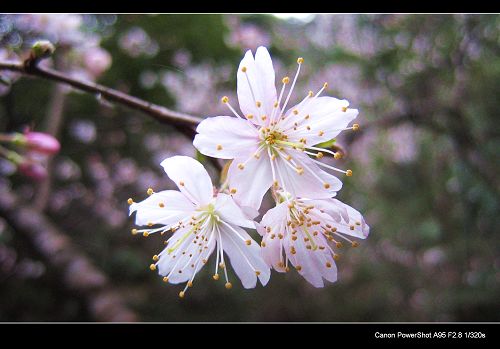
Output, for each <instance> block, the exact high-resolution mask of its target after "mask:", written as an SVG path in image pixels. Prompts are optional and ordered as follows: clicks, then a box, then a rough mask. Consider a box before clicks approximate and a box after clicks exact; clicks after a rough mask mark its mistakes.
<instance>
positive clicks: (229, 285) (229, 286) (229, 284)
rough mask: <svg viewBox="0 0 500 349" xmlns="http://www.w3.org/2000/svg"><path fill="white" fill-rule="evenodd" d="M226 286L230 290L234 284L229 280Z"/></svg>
mask: <svg viewBox="0 0 500 349" xmlns="http://www.w3.org/2000/svg"><path fill="white" fill-rule="evenodd" d="M224 286H225V287H226V288H227V289H228V290H230V289H231V288H232V287H233V285H232V284H231V283H230V282H229V281H228V282H226V284H225V285H224Z"/></svg>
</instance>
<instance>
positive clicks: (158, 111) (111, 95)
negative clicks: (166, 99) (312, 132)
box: [0, 59, 203, 128]
mask: <svg viewBox="0 0 500 349" xmlns="http://www.w3.org/2000/svg"><path fill="white" fill-rule="evenodd" d="M0 70H10V71H14V72H18V73H21V74H23V75H28V76H35V77H40V78H44V79H47V80H52V81H56V82H59V83H63V84H66V85H70V86H72V87H74V88H76V89H79V90H82V91H86V92H89V93H92V94H95V95H99V96H100V97H102V98H104V99H106V100H108V101H111V102H115V103H119V104H121V105H125V106H127V107H129V108H131V109H134V110H139V111H141V112H143V113H145V114H147V115H149V116H152V117H153V118H155V119H156V120H158V121H160V122H164V123H167V124H170V125H172V126H175V127H177V128H180V127H183V128H185V127H193V126H196V125H198V124H199V123H200V122H201V121H202V120H203V119H202V118H200V117H197V116H193V115H189V114H185V113H180V112H177V111H173V110H170V109H167V108H165V107H162V106H159V105H156V104H153V103H150V102H146V101H144V100H142V99H140V98H137V97H134V96H131V95H128V94H126V93H124V92H121V91H118V90H114V89H112V88H109V87H106V86H103V85H100V84H97V83H93V82H87V81H83V80H79V79H75V78H73V77H70V76H68V75H66V74H64V73H61V72H59V71H56V70H53V69H49V68H42V67H40V66H38V65H36V64H32V62H31V61H30V60H29V59H28V60H26V61H25V62H6V61H0Z"/></svg>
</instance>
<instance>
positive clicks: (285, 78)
mask: <svg viewBox="0 0 500 349" xmlns="http://www.w3.org/2000/svg"><path fill="white" fill-rule="evenodd" d="M281 82H283V83H284V84H288V83H289V82H290V78H289V77H288V76H285V77H284V78H283V79H282V80H281Z"/></svg>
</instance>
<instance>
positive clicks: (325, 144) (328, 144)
mask: <svg viewBox="0 0 500 349" xmlns="http://www.w3.org/2000/svg"><path fill="white" fill-rule="evenodd" d="M336 141H337V139H336V138H332V139H330V140H329V141H326V142H323V143H318V144H316V145H315V147H318V148H326V149H328V148H331V147H332V146H333V145H334V144H335V142H336Z"/></svg>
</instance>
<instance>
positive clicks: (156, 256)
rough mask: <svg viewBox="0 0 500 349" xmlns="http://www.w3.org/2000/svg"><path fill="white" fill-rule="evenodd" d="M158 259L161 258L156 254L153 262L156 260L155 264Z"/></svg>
mask: <svg viewBox="0 0 500 349" xmlns="http://www.w3.org/2000/svg"><path fill="white" fill-rule="evenodd" d="M158 259H160V257H158V255H156V254H155V255H154V256H153V260H154V261H155V262H158Z"/></svg>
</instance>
